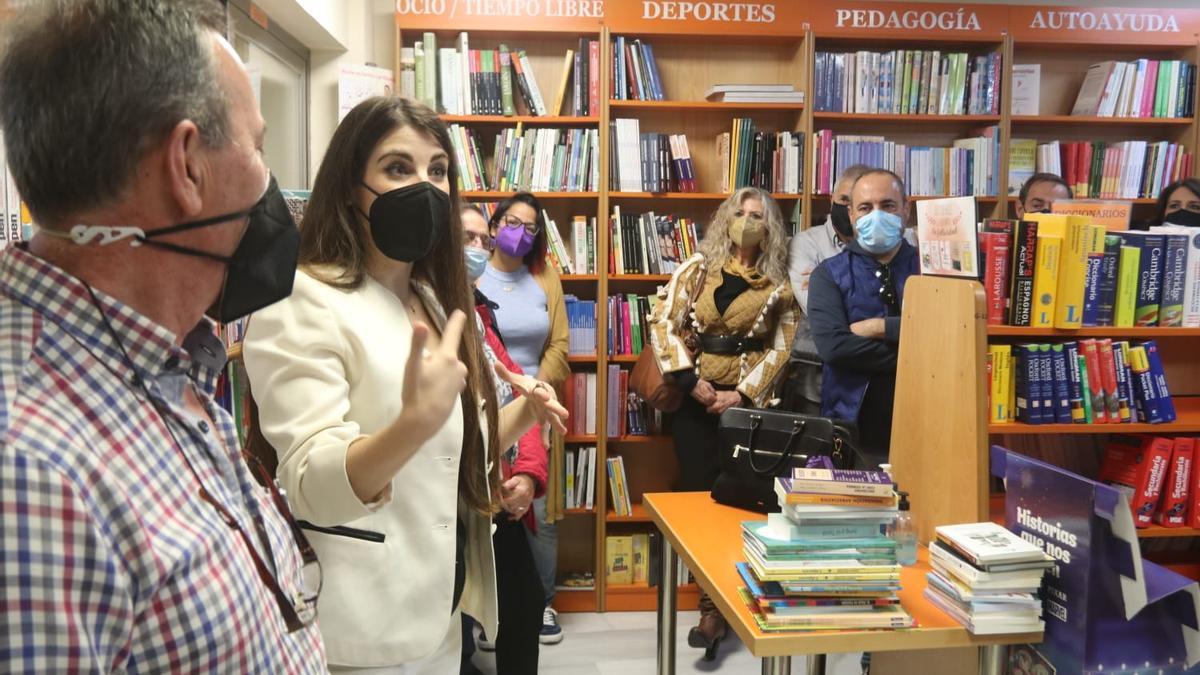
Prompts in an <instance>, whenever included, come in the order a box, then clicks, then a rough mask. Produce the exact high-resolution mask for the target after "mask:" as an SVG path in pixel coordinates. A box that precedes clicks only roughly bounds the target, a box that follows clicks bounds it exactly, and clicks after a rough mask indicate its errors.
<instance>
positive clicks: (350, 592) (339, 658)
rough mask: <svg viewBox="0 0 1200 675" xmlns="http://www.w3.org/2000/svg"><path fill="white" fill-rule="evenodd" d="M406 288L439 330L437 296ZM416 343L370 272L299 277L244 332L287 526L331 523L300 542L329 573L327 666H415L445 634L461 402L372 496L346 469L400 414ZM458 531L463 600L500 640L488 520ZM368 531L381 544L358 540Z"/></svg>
mask: <svg viewBox="0 0 1200 675" xmlns="http://www.w3.org/2000/svg"><path fill="white" fill-rule="evenodd" d="M413 288H414V289H415V290H417V292H418V296H419V297H420V299H421V301H422V303H423V304H424V306H425V311H426V313H427V314H428V315H429V316H430V317H431V318H432V319H433V320H434V321H435V322H436V323H438V324H439V326H440V325H441V324H444V323H445V312H444V311H443V309H442V307H441V306H440V305H439V304H438V302H437V299H436V298H435V297H434V295H433V292H432V289H430V288H428V287H427V286H424V285H423V284H417V283H414V284H413ZM411 344H412V324H411V322H410V321H409V318H408V312H407V311H405V308H404V305H403V303H401V301H400V300H399V298H397V297H396V296H395V294H393V293H392V292H391V291H390V290H389V289H387V288H386V287H385V286H383V285H382V284H380V283H379V282H377V281H375V280H374V279H372V278H371V277H370V276H369V275H368V276H367V277H366V279H365V281H364V282H363V284H362V286H360V287H359V288H357V289H354V290H342V289H338V288H334V287H333V286H330V285H328V284H325V283H322V282H321V281H318V280H317V279H315V278H313V277H312V276H310V275H309V274H307V273H305V272H303V271H300V272H297V273H296V282H295V287H294V288H293V290H292V295H291V296H290V297H289V298H287V299H286V300H283V301H281V302H279V303H276V304H274V305H272V306H270V307H268V308H266V309H263V310H260V311H258V312H256V313H255V314H254V316H253V318H252V319H251V320H250V322H249V325H248V327H247V330H246V338H245V341H244V351H243V359H244V361H245V364H246V372H247V374H248V375H249V378H250V385H251V390H252V392H253V395H254V399H255V401H256V402H257V403H258V409H259V423H260V426H261V428H262V432H263V435H264V436H265V437H266V439H267V441H268V442H270V444H271V446H272V447H274V448H275V450H276V452H277V453H279V481H280V483H281V485H282V487H283V489H284V490H286V492H287V497H288V502H289V504H290V505H291V507H292V509H293V510H294V512H295V515H296V518H298V519H300V520H305V521H309V522H310V523H312V524H314V525H317V526H322V527H324V528H334V529H332V530H327V531H325V532H321V531H313V530H311V529H310V530H308V531H306V534H307V535H308V537H309V539H310V541H311V542H312V545H313V548H314V549H316V552H317V555H318V557H319V558H320V560H321V565H322V569H323V571H324V587H323V588H322V590H321V596H320V600H319V601H318V603H317V611H318V614H317V621H318V623H319V625H320V628H321V634H322V636H323V637H324V639H325V649H326V652H327V653H328V658H329V662H330V663H331V664H335V665H344V666H358V667H368V666H386V665H395V664H402V663H407V662H411V661H416V660H418V659H421V658H423V657H425V656H427V655H429V654H431V653H433V651H434V650H435V649H436V648H437V647H438V646H439V645H440V644H441V641H442V638H443V637H444V636H445V635H446V632H447V630H448V623H449V621H450V616H451V615H450V604H451V602H452V600H453V587H454V540H455V524H456V523H455V519H456V517H457V512H458V496H457V495H458V469H459V456H460V455H461V452H462V439H463V417H462V406H461V404H456V405H455V411H454V413H453V414H451V415H450V418H449V420H448V421H447V422H446V424H445V425H444V426H443V427H442V428H441V430H440V431H438V433H437V434H436V435H435V436H434V437H433V438H432V439H430V440H429V441H428V442H427V443H425V445H423V446H422V447H421V449H420V450H419V451H418V452H417V454H416V455H415V456H414V457H413V458H412V459H411V460H410V461H409V462H408V463H407V464H405V466H404V467H403V468H402V469H400V471H399V472H398V473H397V474H396V476H395V477H394V478H393V479H392V482H391V486H390V488H389V490H387V491H385V494H384V495H383V496H382V497H381V498H380V499H379V500H377V501H376V502H373V503H370V504H364V503H363V502H362V501H360V500H359V499H358V497H357V496H356V495H355V494H354V490H353V489H352V488H351V487H350V480H349V478H348V476H347V475H346V449H347V448H348V447H349V445H350V443H351V441H354V440H355V439H357V438H360V437H361V436H364V435H370V434H374V433H376V432H377V431H380V430H381V429H383V428H384V427H385V426H387V425H388V424H390V423H391V422H392V421H393V420H395V419H396V416H397V415H398V414H399V413H400V408H401V400H400V392H401V388H402V385H403V382H404V365H405V363H406V362H407V359H408V353H409V349H410V348H411ZM480 419H483V415H480ZM472 432H475V431H474V430H472ZM476 433H477V432H476ZM485 438H486V435H485ZM464 513H466V511H465V509H464ZM467 530H468V531H467V545H466V562H467V583H466V587H465V589H464V591H463V596H462V600H461V603H460V604H461V607H462V609H463V611H464V612H467V613H468V614H470V615H472V616H474V617H476V618H477V619H479V620H480V621H481V622H483V624H484V626H485V628H486V630H487V631H488V635H495V634H496V626H497V624H496V621H497V615H496V576H495V565H494V562H493V557H492V537H491V521H490V520H489V519H488V518H486V517H484V516H481V515H478V514H472V515H471V516H468V517H467ZM372 535H374V538H376V539H377V538H378V535H382V536H383V541H382V542H378V541H370V540H368V539H367V538H364V537H370V536H372Z"/></svg>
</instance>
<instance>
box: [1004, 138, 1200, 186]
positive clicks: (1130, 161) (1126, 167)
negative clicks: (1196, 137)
mask: <svg viewBox="0 0 1200 675" xmlns="http://www.w3.org/2000/svg"><path fill="white" fill-rule="evenodd" d="M1033 147H1036V151H1035V154H1036V159H1035V161H1034V162H1033V164H1032V165H1030V164H1029V160H1028V158H1029V156H1030V148H1033ZM1009 154H1010V156H1015V157H1018V158H1022V164H1023V166H1022V167H1017V168H1016V173H1015V174H1014V173H1013V169H1014V167H1013V166H1012V165H1010V167H1009V172H1010V173H1009V176H1010V177H1013V176H1014V175H1015V179H1017V180H1021V181H1022V182H1024V180H1026V179H1027V178H1028V177H1029V176H1026V175H1025V172H1026V171H1028V172H1029V175H1033V173H1032V172H1033V171H1037V172H1044V173H1052V174H1055V175H1056V176H1062V177H1063V179H1064V180H1066V181H1067V184H1068V185H1070V186H1071V191H1072V193H1073V194H1074V196H1075V197H1076V198H1078V199H1082V198H1093V199H1138V198H1155V197H1158V193H1159V192H1160V191H1161V190H1162V189H1163V188H1164V187H1166V186H1167V185H1169V184H1171V183H1172V182H1174V181H1176V180H1179V179H1180V178H1184V177H1186V176H1191V175H1192V166H1193V164H1194V162H1195V155H1194V154H1193V153H1192V152H1191V151H1189V150H1188V149H1187V146H1185V145H1182V144H1180V143H1171V142H1169V141H1157V142H1148V141H1119V142H1115V143H1114V142H1106V141H1074V142H1071V141H1050V142H1048V143H1041V144H1038V143H1037V142H1036V141H1034V140H1031V139H1013V140H1012V142H1011V145H1010V146H1009ZM1020 185H1021V184H1020V183H1017V187H1018V188H1020Z"/></svg>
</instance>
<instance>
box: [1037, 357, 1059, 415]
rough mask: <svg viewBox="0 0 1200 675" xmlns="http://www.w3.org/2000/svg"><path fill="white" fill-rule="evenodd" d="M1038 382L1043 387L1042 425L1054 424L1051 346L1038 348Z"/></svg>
mask: <svg viewBox="0 0 1200 675" xmlns="http://www.w3.org/2000/svg"><path fill="white" fill-rule="evenodd" d="M1037 361H1038V380H1039V384H1040V385H1041V401H1042V405H1041V408H1040V411H1041V423H1042V424H1054V422H1055V414H1054V363H1053V359H1051V358H1050V345H1048V344H1041V345H1038V346H1037Z"/></svg>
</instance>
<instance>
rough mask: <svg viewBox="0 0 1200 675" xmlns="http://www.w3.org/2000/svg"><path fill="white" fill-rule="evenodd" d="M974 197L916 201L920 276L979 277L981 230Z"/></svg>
mask: <svg viewBox="0 0 1200 675" xmlns="http://www.w3.org/2000/svg"><path fill="white" fill-rule="evenodd" d="M975 216H976V214H975V198H974V197H948V198H945V199H923V200H921V201H919V202H917V242H918V253H919V255H920V261H921V274H932V275H940V276H952V277H965V278H969V279H978V278H979V269H978V268H977V265H978V264H979V231H978V229H977V228H976V225H975V223H976V220H975Z"/></svg>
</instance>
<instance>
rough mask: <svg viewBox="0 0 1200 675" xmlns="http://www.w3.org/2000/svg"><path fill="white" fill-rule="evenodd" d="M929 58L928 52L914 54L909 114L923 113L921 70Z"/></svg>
mask: <svg viewBox="0 0 1200 675" xmlns="http://www.w3.org/2000/svg"><path fill="white" fill-rule="evenodd" d="M928 58H929V53H928V52H917V53H915V54H913V65H912V91H911V93H910V97H909V99H908V112H909V113H910V114H913V115H916V114H918V113H920V112H921V69H922V67H923V66H924V64H925V60H926V59H928Z"/></svg>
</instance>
